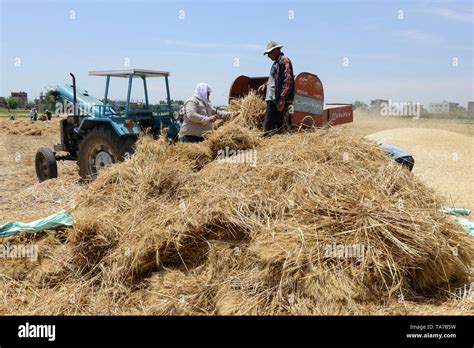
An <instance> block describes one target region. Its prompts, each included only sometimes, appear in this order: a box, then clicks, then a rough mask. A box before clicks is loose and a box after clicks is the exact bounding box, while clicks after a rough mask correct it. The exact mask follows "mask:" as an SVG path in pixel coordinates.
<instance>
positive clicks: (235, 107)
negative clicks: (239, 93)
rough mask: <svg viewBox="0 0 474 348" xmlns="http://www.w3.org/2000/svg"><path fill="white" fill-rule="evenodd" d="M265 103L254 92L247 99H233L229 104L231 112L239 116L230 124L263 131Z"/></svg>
mask: <svg viewBox="0 0 474 348" xmlns="http://www.w3.org/2000/svg"><path fill="white" fill-rule="evenodd" d="M265 108H266V105H265V101H264V100H263V99H262V98H260V97H259V96H258V95H257V94H256V93H255V92H254V91H251V92H250V93H249V94H248V95H247V96H246V97H245V98H240V99H233V100H231V102H230V104H229V111H233V112H238V113H239V114H238V115H237V116H236V117H235V118H233V119H232V120H231V121H230V122H231V123H235V124H238V125H240V126H243V127H246V128H249V129H259V130H260V129H262V125H263V119H264V115H265Z"/></svg>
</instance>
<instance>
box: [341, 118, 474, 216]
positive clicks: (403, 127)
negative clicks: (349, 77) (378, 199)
mask: <svg viewBox="0 0 474 348" xmlns="http://www.w3.org/2000/svg"><path fill="white" fill-rule="evenodd" d="M342 127H344V128H345V130H346V131H348V132H350V133H353V134H356V135H357V136H360V137H367V138H369V139H372V140H374V141H379V142H382V143H386V144H393V145H397V146H399V147H401V148H403V149H405V150H407V151H408V152H410V153H411V154H413V157H414V158H415V168H414V174H415V175H416V176H418V177H420V178H421V179H422V180H423V181H424V182H425V183H426V184H427V185H428V186H429V187H432V188H433V189H435V190H436V191H437V192H438V193H439V194H442V195H444V196H445V197H446V201H447V203H448V204H449V205H450V206H455V207H463V208H469V209H471V210H474V185H473V182H472V173H473V172H474V119H473V120H472V121H470V120H425V119H420V120H416V119H412V118H408V119H405V118H399V117H376V116H368V115H364V114H360V113H357V112H356V113H355V115H354V123H351V124H347V125H344V126H342Z"/></svg>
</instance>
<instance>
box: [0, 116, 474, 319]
mask: <svg viewBox="0 0 474 348" xmlns="http://www.w3.org/2000/svg"><path fill="white" fill-rule="evenodd" d="M343 128H344V129H345V131H346V132H349V133H353V134H356V135H357V136H360V137H365V136H368V135H369V137H370V138H373V139H378V140H381V141H384V142H388V143H392V144H394V145H399V146H401V147H403V148H405V149H406V150H408V151H411V152H412V153H413V154H414V156H415V159H416V165H415V172H414V173H415V174H416V175H418V176H420V177H421V178H422V179H423V180H424V181H425V182H426V183H427V185H428V186H431V187H432V188H433V189H435V190H436V191H437V192H439V193H442V194H444V195H448V196H449V197H450V199H451V200H452V203H453V205H456V206H464V207H467V208H471V209H474V201H473V196H474V195H473V185H472V175H471V173H472V171H473V169H474V168H473V163H474V162H473V159H474V158H473V151H472V150H474V148H473V140H474V139H473V138H474V121H471V122H469V121H457V120H412V119H409V120H406V119H400V118H382V117H370V116H365V115H361V114H358V113H356V114H355V119H354V123H352V124H348V125H344V126H343ZM58 141H59V119H57V118H54V119H53V120H52V121H50V122H39V121H38V122H36V123H34V124H32V123H31V122H30V121H29V120H28V119H21V120H17V121H9V120H8V119H7V118H0V224H3V223H6V222H8V221H11V220H20V221H31V220H34V219H36V218H39V217H43V216H46V215H48V214H50V213H53V212H56V211H59V210H61V209H67V208H71V207H73V206H74V204H75V202H74V193H75V192H76V191H77V190H78V188H79V187H80V184H79V180H78V179H79V178H78V175H77V168H76V165H75V163H72V162H66V163H62V162H60V163H59V164H58V168H59V179H57V180H52V181H47V182H44V183H41V184H39V183H38V182H37V179H36V174H35V169H34V156H35V153H36V150H37V148H38V147H41V146H49V147H51V146H52V145H53V144H55V143H57V142H58ZM455 152H456V153H457V154H456V155H453V153H455ZM453 156H457V157H453ZM454 158H456V160H454ZM468 296H469V293H468V291H467V292H464V293H459V294H457V295H455V297H457V299H455V300H452V301H449V302H447V303H443V304H437V303H431V302H430V301H429V300H428V301H427V302H426V303H411V302H408V301H405V302H404V303H390V304H387V307H384V308H373V309H369V308H368V309H367V310H368V313H367V314H382V315H384V314H392V315H393V314H399V315H406V314H459V313H461V314H463V313H464V314H467V313H472V312H473V311H474V308H472V301H466V298H467V297H468ZM466 306H467V307H466Z"/></svg>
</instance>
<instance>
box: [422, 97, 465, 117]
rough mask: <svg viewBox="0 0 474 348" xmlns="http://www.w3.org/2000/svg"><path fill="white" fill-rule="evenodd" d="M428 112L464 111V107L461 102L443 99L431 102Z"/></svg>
mask: <svg viewBox="0 0 474 348" xmlns="http://www.w3.org/2000/svg"><path fill="white" fill-rule="evenodd" d="M428 112H430V113H432V114H442V113H445V114H448V113H450V112H462V108H461V107H460V106H459V103H450V102H447V101H445V100H444V101H443V102H442V103H429V105H428Z"/></svg>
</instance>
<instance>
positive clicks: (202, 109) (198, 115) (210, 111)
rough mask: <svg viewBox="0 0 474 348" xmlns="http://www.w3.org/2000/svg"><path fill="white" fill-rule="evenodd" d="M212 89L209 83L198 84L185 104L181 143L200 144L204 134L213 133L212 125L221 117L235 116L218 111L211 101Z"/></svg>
mask: <svg viewBox="0 0 474 348" xmlns="http://www.w3.org/2000/svg"><path fill="white" fill-rule="evenodd" d="M211 92H212V89H211V87H210V86H209V85H208V84H207V83H198V84H197V86H196V89H195V90H194V94H193V96H192V97H191V98H189V99H188V100H186V101H185V103H184V110H185V114H184V118H183V124H182V125H181V129H180V131H179V141H180V142H192V143H196V142H200V141H203V140H204V133H206V132H211V131H212V124H213V123H214V122H215V121H216V120H217V119H218V118H221V117H227V116H234V114H235V113H233V112H226V111H221V110H217V109H215V108H213V107H212V105H211V102H210V101H209V96H210V95H211Z"/></svg>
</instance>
